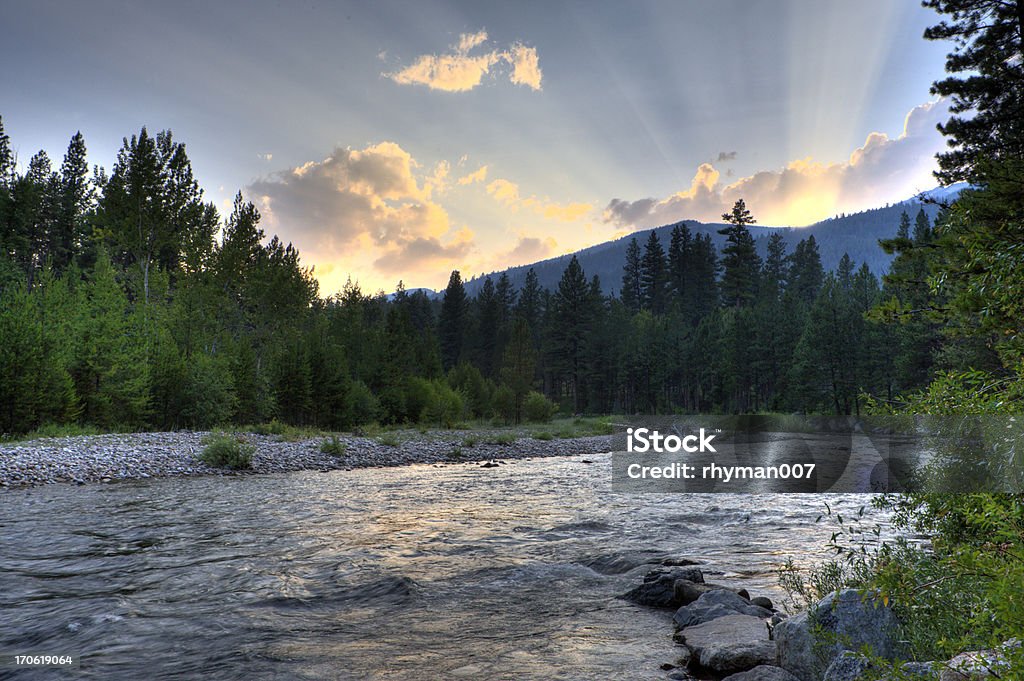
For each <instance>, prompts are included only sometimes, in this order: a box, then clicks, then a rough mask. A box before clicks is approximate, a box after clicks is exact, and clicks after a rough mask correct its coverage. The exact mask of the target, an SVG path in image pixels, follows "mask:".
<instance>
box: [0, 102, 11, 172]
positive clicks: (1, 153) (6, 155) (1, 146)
mask: <svg viewBox="0 0 1024 681" xmlns="http://www.w3.org/2000/svg"><path fill="white" fill-rule="evenodd" d="M13 181H14V152H13V151H11V138H10V137H9V136H8V135H7V133H6V132H5V131H4V118H3V116H0V189H7V188H9V187H10V186H11V184H12V183H13Z"/></svg>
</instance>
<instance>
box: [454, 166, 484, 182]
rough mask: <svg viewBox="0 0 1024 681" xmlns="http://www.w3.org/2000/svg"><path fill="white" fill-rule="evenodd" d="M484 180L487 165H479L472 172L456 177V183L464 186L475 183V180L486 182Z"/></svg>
mask: <svg viewBox="0 0 1024 681" xmlns="http://www.w3.org/2000/svg"><path fill="white" fill-rule="evenodd" d="M486 181H487V166H480V167H479V168H477V169H476V171H474V172H472V173H470V174H468V175H463V176H462V177H460V178H459V179H458V184H459V185H460V186H463V187H464V186H466V185H467V184H475V183H476V182H486Z"/></svg>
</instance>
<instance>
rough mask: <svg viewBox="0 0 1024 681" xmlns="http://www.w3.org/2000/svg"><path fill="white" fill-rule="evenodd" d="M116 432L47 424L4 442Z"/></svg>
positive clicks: (89, 427)
mask: <svg viewBox="0 0 1024 681" xmlns="http://www.w3.org/2000/svg"><path fill="white" fill-rule="evenodd" d="M114 432H118V431H116V430H100V429H99V428H96V427H94V426H80V425H78V424H77V423H64V424H60V423H47V424H46V425H43V426H39V427H38V428H36V429H35V430H33V431H31V432H29V433H26V434H24V435H17V436H10V437H4V438H3V441H5V442H24V441H26V440H39V439H41V438H45V437H77V436H79V435H102V434H104V433H114Z"/></svg>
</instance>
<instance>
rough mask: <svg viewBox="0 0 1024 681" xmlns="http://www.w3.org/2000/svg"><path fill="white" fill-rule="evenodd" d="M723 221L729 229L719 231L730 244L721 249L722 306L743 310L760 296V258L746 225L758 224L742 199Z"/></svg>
mask: <svg viewBox="0 0 1024 681" xmlns="http://www.w3.org/2000/svg"><path fill="white" fill-rule="evenodd" d="M722 219H723V220H725V221H726V222H728V223H729V225H730V226H729V227H726V228H724V229H720V230H718V233H719V234H722V235H724V236H725V237H726V241H727V244H726V246H725V248H723V249H722V267H723V273H722V304H723V305H725V306H726V307H743V306H745V305H749V304H750V303H751V302H753V300H754V298H755V296H756V295H757V279H758V274H759V272H760V269H761V258H760V257H759V256H758V255H757V248H756V247H755V246H754V239H753V237H752V236H751V235H750V230H748V229H747V225H752V224H754V223H755V222H757V221H756V220H755V219H754V217H753V216H752V215H751V214H750V211H749V210H747V207H746V204H745V203H744V202H743V199H739V200H737V201H736V204H735V205H734V206H733V208H732V212H731V213H724V214H723V215H722Z"/></svg>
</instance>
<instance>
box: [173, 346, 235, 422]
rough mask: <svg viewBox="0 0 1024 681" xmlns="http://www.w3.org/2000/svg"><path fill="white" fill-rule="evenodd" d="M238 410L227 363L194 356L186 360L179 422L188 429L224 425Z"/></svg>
mask: <svg viewBox="0 0 1024 681" xmlns="http://www.w3.org/2000/svg"><path fill="white" fill-rule="evenodd" d="M237 407H238V398H237V397H235V384H234V377H233V376H232V375H231V367H230V366H229V365H228V364H227V362H226V361H223V360H221V359H218V358H215V357H211V356H210V355H207V354H205V353H202V352H197V353H195V354H193V355H192V357H191V358H189V361H188V369H187V371H186V373H185V384H184V385H183V386H182V389H181V420H182V423H183V424H184V425H186V426H187V427H189V428H195V429H205V428H210V427H211V426H217V425H223V424H225V423H227V422H229V420H230V419H231V416H232V415H233V414H234V413H235V410H236V409H237Z"/></svg>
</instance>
